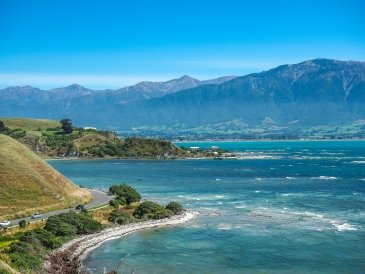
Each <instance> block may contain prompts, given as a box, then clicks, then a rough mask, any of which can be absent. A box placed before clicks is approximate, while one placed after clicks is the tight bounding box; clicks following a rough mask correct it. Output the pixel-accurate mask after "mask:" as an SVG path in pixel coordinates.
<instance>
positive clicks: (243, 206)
mask: <svg viewBox="0 0 365 274" xmlns="http://www.w3.org/2000/svg"><path fill="white" fill-rule="evenodd" d="M235 208H238V209H242V208H246V206H245V205H238V206H235Z"/></svg>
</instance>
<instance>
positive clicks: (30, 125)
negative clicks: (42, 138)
mask: <svg viewBox="0 0 365 274" xmlns="http://www.w3.org/2000/svg"><path fill="white" fill-rule="evenodd" d="M0 120H1V121H3V122H4V124H5V126H6V127H8V128H10V129H16V128H20V129H23V130H27V131H36V130H47V129H48V128H56V127H59V126H60V123H59V122H57V121H55V120H48V119H32V118H0Z"/></svg>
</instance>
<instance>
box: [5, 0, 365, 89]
mask: <svg viewBox="0 0 365 274" xmlns="http://www.w3.org/2000/svg"><path fill="white" fill-rule="evenodd" d="M364 11H365V1H356V0H353V1H351V0H343V1H336V0H332V1H327V0H322V1H321V0H316V1H314V0H305V1H300V0H297V1H295V0H291V1H289V0H287V1H285V0H276V1H269V0H267V1H264V0H261V1H244V0H241V1H239V0H237V1H235V0H225V1H220V0H210V1H203V0H201V1H199V0H195V1H192V0H186V1H172V0H170V1H169V0H165V1H162V0H154V1H152V0H151V1H138V0H136V1H122V0H121V1H107V0H105V1H93V0H87V1H86V0H85V1H77V0H73V1H69V0H62V1H61V0H54V1H49V0H48V1H42V0H38V1H37V0H34V1H31V0H23V1H18V0H2V1H0V37H1V39H0V87H5V86H11V85H26V84H29V85H33V86H37V87H41V88H52V87H59V86H66V85H69V84H72V83H79V84H81V85H85V86H87V87H90V88H118V87H122V86H125V85H130V84H134V83H137V82H139V81H142V80H156V81H160V80H168V79H171V78H176V77H179V76H181V75H184V74H188V75H190V76H192V77H195V78H198V79H208V78H214V77H219V76H224V75H237V76H238V75H245V74H248V73H252V72H259V71H263V70H267V69H270V68H272V67H275V66H278V65H281V64H285V63H297V62H301V61H304V60H308V59H313V58H333V59H340V60H357V61H364V60H365V16H364Z"/></svg>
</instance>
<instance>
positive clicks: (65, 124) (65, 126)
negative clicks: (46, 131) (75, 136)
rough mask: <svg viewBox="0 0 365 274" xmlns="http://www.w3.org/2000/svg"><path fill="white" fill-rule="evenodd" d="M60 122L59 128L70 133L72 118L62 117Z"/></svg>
mask: <svg viewBox="0 0 365 274" xmlns="http://www.w3.org/2000/svg"><path fill="white" fill-rule="evenodd" d="M60 124H61V129H62V130H63V132H64V133H66V134H70V133H72V131H73V128H72V120H71V119H62V120H61V121H60Z"/></svg>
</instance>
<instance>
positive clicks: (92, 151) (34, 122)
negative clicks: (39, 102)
mask: <svg viewBox="0 0 365 274" xmlns="http://www.w3.org/2000/svg"><path fill="white" fill-rule="evenodd" d="M0 121H3V123H4V125H5V127H6V130H4V131H3V132H2V133H3V134H6V135H8V136H10V137H12V138H14V139H16V140H18V141H19V142H21V143H22V144H24V145H26V146H27V147H29V148H30V149H31V150H33V151H34V152H35V153H37V154H38V155H40V156H42V157H45V158H58V157H87V158H95V157H97V158H103V157H120V158H124V157H134V158H177V157H184V156H186V151H184V150H182V149H180V148H178V147H176V146H175V145H174V144H172V143H171V142H169V141H164V140H158V139H148V138H127V139H124V140H123V139H121V138H119V137H118V136H117V135H116V134H115V133H113V132H111V131H100V130H96V129H94V128H80V127H74V126H73V127H72V132H70V133H65V132H64V131H63V130H62V129H61V124H60V123H59V122H57V121H54V120H44V119H29V118H15V119H12V118H0Z"/></svg>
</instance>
